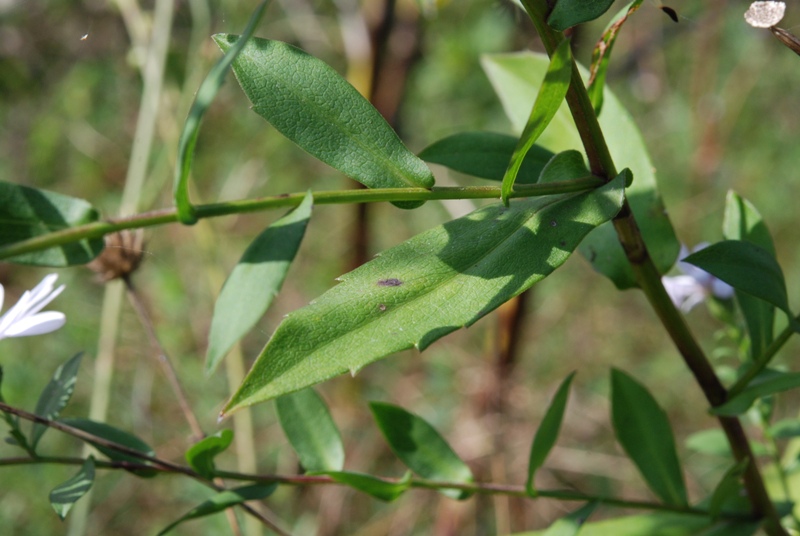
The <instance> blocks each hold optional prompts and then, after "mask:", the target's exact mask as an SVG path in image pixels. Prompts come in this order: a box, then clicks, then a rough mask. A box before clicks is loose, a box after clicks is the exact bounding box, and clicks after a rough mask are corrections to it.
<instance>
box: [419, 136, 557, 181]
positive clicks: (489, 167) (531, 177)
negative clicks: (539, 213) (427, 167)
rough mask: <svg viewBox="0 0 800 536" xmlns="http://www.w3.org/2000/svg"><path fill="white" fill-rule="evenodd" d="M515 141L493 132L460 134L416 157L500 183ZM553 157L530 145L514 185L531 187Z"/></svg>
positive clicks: (440, 141)
mask: <svg viewBox="0 0 800 536" xmlns="http://www.w3.org/2000/svg"><path fill="white" fill-rule="evenodd" d="M518 141H519V140H518V139H517V138H515V137H514V136H508V135H506V134H496V133H494V132H462V133H460V134H454V135H452V136H448V137H447V138H443V139H441V140H439V141H437V142H434V143H432V144H431V145H429V146H428V147H426V148H425V149H423V150H422V152H421V153H419V157H420V158H422V159H423V160H425V161H426V162H431V163H433V164H439V165H442V166H446V167H448V168H450V169H452V170H455V171H458V172H460V173H465V174H467V175H472V176H474V177H480V178H482V179H489V180H493V181H502V180H503V175H505V172H506V168H507V167H508V162H509V161H510V160H511V155H513V154H514V148H515V147H516V146H517V143H518ZM552 157H553V153H552V152H550V151H548V150H547V149H544V148H542V147H539V146H538V145H534V146H533V147H531V148H530V150H529V151H528V153H527V154H526V155H525V158H524V159H523V161H522V164H521V166H520V168H519V173H518V174H517V181H516V182H517V183H518V184H534V183H536V182H537V181H538V180H539V174H540V173H541V172H542V169H543V168H544V166H545V164H547V162H548V161H549V160H550V158H552Z"/></svg>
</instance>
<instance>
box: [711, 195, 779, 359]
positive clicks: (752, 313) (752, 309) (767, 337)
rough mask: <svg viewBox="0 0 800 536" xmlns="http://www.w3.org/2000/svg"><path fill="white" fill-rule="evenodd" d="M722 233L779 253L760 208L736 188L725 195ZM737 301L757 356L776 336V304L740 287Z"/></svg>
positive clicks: (769, 251) (754, 357)
mask: <svg viewBox="0 0 800 536" xmlns="http://www.w3.org/2000/svg"><path fill="white" fill-rule="evenodd" d="M722 234H723V236H724V237H725V238H726V239H727V240H744V241H747V242H752V243H753V244H755V245H757V246H759V247H761V248H762V249H763V250H764V251H766V252H768V253H769V254H770V255H772V256H773V257H775V244H774V242H773V241H772V236H771V235H770V233H769V229H767V225H766V223H764V219H763V218H762V217H761V214H760V213H759V212H758V209H756V207H755V206H754V205H753V204H752V203H751V202H750V201H748V200H747V199H744V198H742V197H741V196H739V195H737V194H736V193H735V192H733V191H729V192H728V195H727V197H726V199H725V216H724V218H723V223H722ZM736 301H737V302H739V309H741V311H742V316H743V317H744V320H745V324H746V326H747V333H748V335H749V336H750V357H752V358H753V359H757V358H758V357H759V356H760V355H761V354H762V353H763V352H764V350H766V349H767V347H768V346H769V345H770V343H771V342H772V340H773V339H774V329H775V327H774V325H775V306H774V305H772V304H770V303H768V302H765V301H763V300H759V299H758V298H755V297H753V296H752V295H750V294H747V293H746V292H742V291H740V290H737V291H736Z"/></svg>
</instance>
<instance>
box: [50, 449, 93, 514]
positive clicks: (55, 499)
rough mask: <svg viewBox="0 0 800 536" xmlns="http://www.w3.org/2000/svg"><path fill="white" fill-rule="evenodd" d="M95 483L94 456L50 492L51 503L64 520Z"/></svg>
mask: <svg viewBox="0 0 800 536" xmlns="http://www.w3.org/2000/svg"><path fill="white" fill-rule="evenodd" d="M93 483H94V458H92V457H91V456H89V458H88V459H87V460H86V461H85V462H84V463H83V465H82V466H81V468H80V470H79V471H78V472H77V473H75V475H73V476H72V477H71V478H70V479H69V480H67V481H65V482H62V483H61V484H59V485H58V486H56V487H55V488H54V489H53V491H51V492H50V505H51V506H52V507H53V510H55V511H56V514H58V517H60V518H61V519H62V520H63V519H64V518H65V517H67V513H69V511H70V509H71V508H72V505H74V504H75V503H76V502H78V499H80V498H81V497H83V496H84V495H86V493H87V492H88V491H89V490H90V489H91V488H92V484H93Z"/></svg>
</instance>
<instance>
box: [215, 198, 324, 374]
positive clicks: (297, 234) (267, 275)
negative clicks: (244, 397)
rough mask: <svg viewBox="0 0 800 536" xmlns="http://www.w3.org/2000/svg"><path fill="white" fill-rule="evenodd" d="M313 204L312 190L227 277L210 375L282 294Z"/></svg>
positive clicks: (255, 243) (264, 234)
mask: <svg viewBox="0 0 800 536" xmlns="http://www.w3.org/2000/svg"><path fill="white" fill-rule="evenodd" d="M312 205H313V198H312V195H311V192H309V193H308V194H306V197H305V198H304V199H303V202H302V203H300V205H299V206H298V207H297V208H295V209H294V210H292V211H291V212H289V213H288V214H287V215H286V216H284V217H283V218H281V219H279V220H278V221H276V222H274V223H273V224H272V225H270V226H269V227H268V228H267V229H266V230H264V231H263V232H262V233H261V234H259V235H258V236H257V237H256V239H255V240H253V242H252V243H251V244H250V246H248V248H247V250H246V251H245V252H244V255H242V258H241V259H239V262H238V263H237V264H236V266H235V267H234V269H233V271H232V272H231V274H230V275H229V276H228V279H227V280H226V281H225V285H223V287H222V291H221V292H220V295H219V297H218V298H217V302H216V304H215V305H214V316H213V317H212V318H211V328H210V331H209V335H208V351H207V353H206V366H205V371H206V375H210V374H212V373H213V372H214V371H215V370H216V369H217V366H218V365H219V363H220V362H221V361H222V358H223V357H225V354H227V353H228V351H229V350H230V349H231V347H232V346H233V345H234V344H236V342H238V341H239V339H241V338H242V337H244V336H245V335H246V334H247V332H249V331H250V330H251V329H252V328H253V326H255V325H256V323H257V322H258V320H259V319H260V318H261V317H262V316H264V313H265V312H266V311H267V309H268V308H269V306H270V304H271V303H272V299H273V298H274V297H275V296H276V295H277V294H278V291H279V290H280V288H281V286H282V285H283V281H284V279H285V278H286V274H287V273H288V271H289V266H290V265H291V263H292V261H293V260H294V257H295V255H296V254H297V250H298V248H299V247H300V242H302V240H303V236H304V234H305V231H306V227H307V225H308V220H309V218H310V217H311V208H312Z"/></svg>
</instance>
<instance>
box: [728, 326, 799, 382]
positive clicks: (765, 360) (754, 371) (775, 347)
mask: <svg viewBox="0 0 800 536" xmlns="http://www.w3.org/2000/svg"><path fill="white" fill-rule="evenodd" d="M795 321H797V322H800V316H798V317H796V318H795ZM794 332H795V331H794V328H792V326H791V325H789V326H786V328H784V330H783V331H782V332H781V333H780V335H778V336H777V337H775V340H773V341H772V344H770V345H769V346H768V347H767V349H766V350H764V353H763V354H761V355H760V356H759V358H758V359H757V360H756V361H755V362H754V363H753V364H752V365H751V366H750V368H748V369H747V372H745V373H744V374H742V377H741V378H739V379H738V380H736V383H734V384H733V386H731V388H730V389H728V398H733V397H735V396H736V395H738V394H739V393H741V392H742V391H744V390H745V389H746V388H747V386H748V385H749V384H750V382H751V381H753V379H754V378H755V377H756V376H758V375H759V373H761V371H762V370H764V369H765V368H766V367H767V365H769V363H770V361H772V358H774V357H775V356H776V355H777V353H778V351H779V350H780V349H781V348H783V346H784V345H785V344H786V343H787V342H788V340H789V338H790V337H791V336H792V334H793V333H794Z"/></svg>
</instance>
